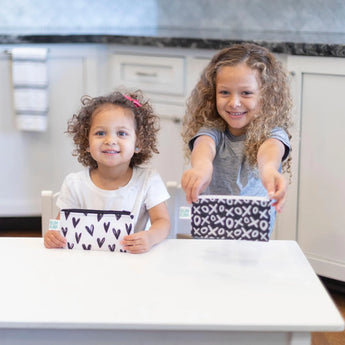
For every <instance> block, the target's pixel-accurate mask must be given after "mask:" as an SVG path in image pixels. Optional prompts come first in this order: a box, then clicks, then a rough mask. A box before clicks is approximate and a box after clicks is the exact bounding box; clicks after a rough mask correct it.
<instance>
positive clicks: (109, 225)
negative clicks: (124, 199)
mask: <svg viewBox="0 0 345 345" xmlns="http://www.w3.org/2000/svg"><path fill="white" fill-rule="evenodd" d="M61 214H62V215H63V214H64V216H61V217H60V231H61V234H62V235H63V236H64V237H65V238H66V239H67V248H68V249H83V250H109V251H119V252H126V251H125V250H124V249H123V248H122V245H121V244H120V242H118V241H120V240H121V239H122V236H123V235H127V234H128V235H129V234H131V233H132V232H133V228H134V227H133V219H134V216H133V215H132V214H131V213H130V212H129V211H125V210H123V211H96V210H79V209H65V210H61ZM109 229H112V231H109ZM111 232H112V234H111Z"/></svg>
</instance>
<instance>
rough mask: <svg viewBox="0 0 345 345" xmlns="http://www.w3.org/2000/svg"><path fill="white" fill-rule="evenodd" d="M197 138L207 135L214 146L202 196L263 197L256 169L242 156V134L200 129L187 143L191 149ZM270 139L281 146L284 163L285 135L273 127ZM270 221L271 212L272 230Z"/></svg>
mask: <svg viewBox="0 0 345 345" xmlns="http://www.w3.org/2000/svg"><path fill="white" fill-rule="evenodd" d="M201 135H208V136H210V137H211V138H212V139H213V140H214V142H215V145H216V155H215V158H214V161H213V175H212V180H211V183H210V185H209V186H208V188H207V189H206V190H205V192H204V193H203V194H211V195H212V194H214V195H243V196H267V191H266V189H265V188H264V186H263V185H262V183H261V180H260V177H259V172H258V169H256V168H254V169H253V168H252V167H250V166H249V163H248V160H247V159H246V157H245V156H244V141H245V135H241V136H234V135H232V134H231V133H230V132H229V130H228V129H226V130H225V132H221V131H219V130H216V129H210V128H201V129H200V130H199V132H198V133H197V134H196V135H195V136H194V137H193V138H192V139H191V141H190V142H189V147H190V149H191V150H192V149H193V145H194V141H195V139H196V138H197V137H199V136H201ZM270 138H274V139H278V140H280V141H281V142H282V143H283V144H284V146H285V153H284V156H283V160H282V161H284V160H285V159H286V158H287V157H288V155H289V153H290V149H291V148H290V142H289V137H288V135H287V133H286V132H285V131H284V130H283V129H281V128H274V129H273V130H272V131H271V136H270ZM280 170H281V167H280ZM274 218H275V212H272V224H271V225H272V227H271V229H272V228H273V224H274Z"/></svg>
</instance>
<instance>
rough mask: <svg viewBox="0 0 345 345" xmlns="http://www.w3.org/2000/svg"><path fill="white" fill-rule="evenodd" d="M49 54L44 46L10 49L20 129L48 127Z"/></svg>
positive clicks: (15, 102)
mask: <svg viewBox="0 0 345 345" xmlns="http://www.w3.org/2000/svg"><path fill="white" fill-rule="evenodd" d="M47 54H48V50H47V49H45V48H14V49H12V51H11V56H12V82H13V93H14V95H13V96H14V97H13V99H14V109H15V113H16V123H17V127H18V129H20V130H26V131H45V130H46V128H47V114H48V73H47Z"/></svg>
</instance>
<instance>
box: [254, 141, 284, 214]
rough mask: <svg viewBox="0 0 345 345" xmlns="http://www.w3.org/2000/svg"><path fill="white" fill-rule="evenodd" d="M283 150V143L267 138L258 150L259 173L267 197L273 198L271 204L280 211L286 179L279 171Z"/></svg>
mask: <svg viewBox="0 0 345 345" xmlns="http://www.w3.org/2000/svg"><path fill="white" fill-rule="evenodd" d="M284 152H285V146H284V144H283V143H282V142H281V141H280V140H278V139H273V138H270V139H267V140H266V141H265V142H264V143H263V144H262V145H261V146H260V148H259V151H258V156H257V159H258V167H259V174H260V178H261V181H262V184H263V186H264V187H265V188H266V190H267V193H268V196H269V198H270V199H271V200H272V199H274V200H275V201H274V203H273V206H274V207H275V208H276V211H277V212H281V210H282V209H283V206H284V204H285V201H286V194H287V185H288V183H287V181H286V179H285V177H284V176H283V175H282V174H281V173H279V170H278V169H279V167H280V165H281V162H282V158H283V155H284Z"/></svg>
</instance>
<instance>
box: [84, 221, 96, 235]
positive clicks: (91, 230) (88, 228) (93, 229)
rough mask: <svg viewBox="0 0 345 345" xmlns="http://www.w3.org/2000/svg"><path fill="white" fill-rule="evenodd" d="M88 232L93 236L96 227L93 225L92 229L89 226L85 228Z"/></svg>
mask: <svg viewBox="0 0 345 345" xmlns="http://www.w3.org/2000/svg"><path fill="white" fill-rule="evenodd" d="M85 229H86V231H87V232H88V233H89V234H90V235H91V236H93V232H94V231H95V226H94V225H93V224H91V226H90V227H88V226H87V225H86V226H85Z"/></svg>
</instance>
